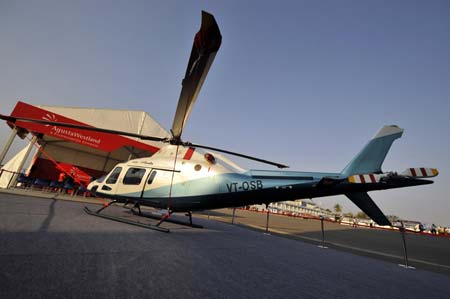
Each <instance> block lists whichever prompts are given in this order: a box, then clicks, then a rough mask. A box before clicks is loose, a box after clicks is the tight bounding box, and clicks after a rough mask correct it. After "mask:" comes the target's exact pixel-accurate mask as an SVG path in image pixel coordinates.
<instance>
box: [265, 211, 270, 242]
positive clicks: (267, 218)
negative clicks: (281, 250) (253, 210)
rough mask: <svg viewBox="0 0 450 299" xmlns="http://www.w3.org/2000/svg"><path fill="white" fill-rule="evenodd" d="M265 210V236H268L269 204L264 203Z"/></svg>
mask: <svg viewBox="0 0 450 299" xmlns="http://www.w3.org/2000/svg"><path fill="white" fill-rule="evenodd" d="M266 210H267V217H266V232H265V234H266V235H269V215H270V211H269V204H268V203H266Z"/></svg>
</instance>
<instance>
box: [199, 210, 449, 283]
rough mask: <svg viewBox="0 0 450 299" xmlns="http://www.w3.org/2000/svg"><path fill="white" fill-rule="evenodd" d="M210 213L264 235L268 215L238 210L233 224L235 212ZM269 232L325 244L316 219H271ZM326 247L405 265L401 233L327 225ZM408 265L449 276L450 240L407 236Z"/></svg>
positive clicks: (411, 233)
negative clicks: (261, 232)
mask: <svg viewBox="0 0 450 299" xmlns="http://www.w3.org/2000/svg"><path fill="white" fill-rule="evenodd" d="M208 213H209V216H210V219H215V220H219V221H222V222H225V223H232V222H233V223H234V224H235V225H241V226H244V227H249V228H253V229H256V230H259V231H265V227H266V219H267V214H266V213H258V212H253V211H247V210H242V209H236V211H235V219H234V220H232V213H233V212H232V209H221V210H215V211H211V212H205V213H204V214H205V215H206V216H207V215H208ZM269 232H270V233H272V234H277V235H281V236H284V237H288V238H292V239H297V240H302V241H306V242H310V243H313V244H322V230H321V223H320V221H319V220H317V219H303V218H301V217H289V216H284V215H276V214H270V215H269ZM324 241H325V242H324V243H325V244H324V245H326V246H328V247H332V248H335V249H339V250H345V251H348V252H352V253H355V254H359V255H363V256H370V257H373V258H378V259H382V260H386V261H390V262H393V263H397V264H398V263H400V264H405V252H404V247H403V241H402V235H401V234H400V232H399V231H398V230H387V229H381V228H369V227H363V226H358V227H356V228H355V227H352V226H348V225H341V224H338V223H336V222H332V221H324ZM405 244H406V250H407V252H406V254H407V256H408V260H407V263H408V265H409V266H414V267H416V268H420V269H427V270H431V271H435V272H439V273H444V274H448V275H450V236H449V235H447V236H440V235H431V234H425V233H423V234H420V233H414V232H408V231H407V233H406V235H405Z"/></svg>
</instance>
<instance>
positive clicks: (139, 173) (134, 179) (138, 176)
mask: <svg viewBox="0 0 450 299" xmlns="http://www.w3.org/2000/svg"><path fill="white" fill-rule="evenodd" d="M144 174H145V169H143V168H130V169H128V171H127V173H126V174H125V177H124V178H123V184H124V185H139V184H140V183H141V180H142V177H143V176H144Z"/></svg>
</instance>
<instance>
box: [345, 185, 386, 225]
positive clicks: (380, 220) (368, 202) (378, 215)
mask: <svg viewBox="0 0 450 299" xmlns="http://www.w3.org/2000/svg"><path fill="white" fill-rule="evenodd" d="M345 196H347V197H348V198H349V199H350V200H351V201H352V202H353V203H354V204H355V205H357V206H358V208H360V209H361V210H362V211H363V212H364V213H366V215H367V216H369V217H370V218H371V219H372V220H373V221H375V222H376V223H377V224H378V225H391V222H390V221H389V220H388V219H387V217H386V216H385V215H384V214H383V212H382V211H381V210H380V208H378V206H377V205H376V204H375V202H374V201H373V200H372V198H370V196H369V195H368V194H367V193H366V192H353V193H347V194H345Z"/></svg>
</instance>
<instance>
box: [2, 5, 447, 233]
mask: <svg viewBox="0 0 450 299" xmlns="http://www.w3.org/2000/svg"><path fill="white" fill-rule="evenodd" d="M201 10H206V11H208V12H210V13H212V14H214V16H215V18H216V20H217V23H218V25H219V27H220V29H221V32H222V37H223V39H222V46H221V49H220V50H219V53H218V54H217V56H216V59H215V61H214V64H213V66H212V67H211V69H210V72H209V74H208V77H207V79H206V81H205V84H204V85H203V89H202V91H201V93H200V95H199V97H198V99H197V102H196V104H195V107H194V109H193V111H192V113H191V115H190V118H189V120H188V123H187V125H186V127H185V129H184V133H183V134H184V135H183V138H184V140H189V141H192V142H196V143H200V144H206V145H210V146H214V147H222V148H225V149H229V150H232V151H237V152H242V153H244V154H249V155H254V156H257V157H261V158H264V159H268V160H274V161H277V162H281V163H286V164H288V165H289V166H290V169H291V170H299V171H329V172H339V171H341V170H342V169H343V168H344V167H345V165H346V164H347V163H348V162H349V161H350V160H351V159H352V157H353V156H354V155H355V154H357V153H358V151H359V150H360V149H361V148H362V147H363V146H364V144H365V143H366V142H367V141H368V140H369V139H370V138H371V137H373V136H374V134H375V133H376V132H377V131H378V129H379V128H381V127H382V126H383V125H391V124H395V125H398V126H400V127H402V128H404V129H405V133H404V135H403V137H402V138H401V139H399V140H397V141H395V143H394V145H393V147H392V149H391V151H390V152H389V154H388V156H387V158H386V160H385V163H384V165H383V170H385V171H399V172H401V171H403V170H404V169H406V168H409V167H436V168H438V169H439V170H440V175H439V176H438V177H437V178H436V179H435V184H432V185H427V186H419V187H412V188H405V189H397V190H389V191H380V192H372V193H370V195H371V196H372V198H373V199H374V200H375V202H376V203H377V204H378V205H379V207H380V208H381V209H382V210H383V211H384V212H385V213H386V214H388V215H397V216H399V217H401V218H403V219H410V220H420V221H423V222H426V223H432V222H434V223H436V224H441V225H447V226H450V198H449V194H450V174H449V169H450V137H449V136H450V134H449V133H448V132H449V130H450V120H449V115H450V38H449V37H450V2H449V1H446V0H443V1H438V0H434V1H415V0H408V1H359V0H354V1H349V0H342V1H312V0H311V1H194V0H192V1H144V0H143V1H134V0H133V1H90V0H86V1H83V0H81V1H57V0H55V1H47V0H42V1H7V0H0V37H1V42H0V70H1V76H0V113H2V114H9V113H10V112H11V111H12V109H13V107H14V106H15V104H16V102H17V101H19V100H22V101H25V102H27V103H30V104H35V105H54V106H75V107H94V108H111V109H129V110H144V111H146V112H148V113H149V114H150V115H152V116H153V117H154V118H155V119H156V120H157V121H158V122H159V123H160V124H162V125H163V126H164V127H165V128H166V129H169V128H170V126H171V125H172V121H173V116H174V114H175V109H176V105H177V101H178V97H179V93H180V88H181V80H182V78H183V76H184V73H185V71H186V66H187V62H188V59H189V55H190V51H191V48H192V41H193V37H194V34H195V33H196V32H197V31H198V29H199V28H200V20H201ZM9 133H10V129H9V127H7V126H6V124H4V125H2V126H0V145H2V144H4V143H5V142H6V140H7V138H8V136H9ZM23 145H24V144H23V142H20V141H15V143H14V145H13V148H14V150H15V151H16V150H17V149H18V148H21V147H23ZM14 150H13V151H14ZM232 159H233V160H235V161H236V162H238V163H239V164H241V165H242V166H244V167H247V168H259V169H271V167H270V166H266V165H262V164H254V163H252V162H249V161H244V160H241V159H235V158H232ZM314 201H315V202H316V203H318V204H320V205H322V206H323V207H327V208H330V209H332V207H333V206H334V205H335V204H336V203H339V204H341V205H342V206H343V208H344V211H351V212H356V211H358V210H357V208H356V206H354V205H353V203H351V202H350V201H349V200H348V199H346V198H345V197H343V196H337V197H325V198H319V199H315V200H314Z"/></svg>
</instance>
